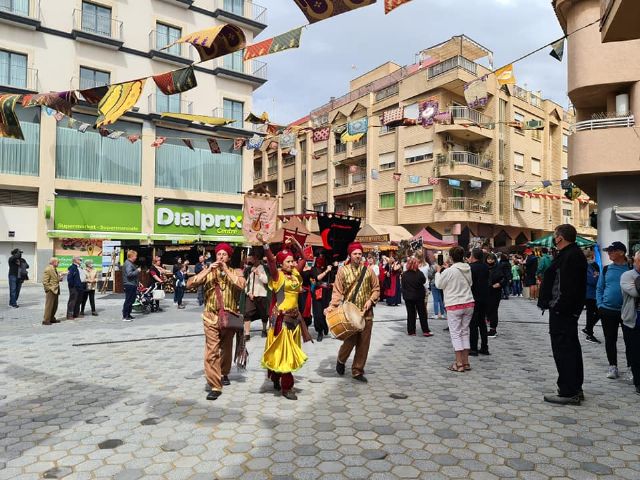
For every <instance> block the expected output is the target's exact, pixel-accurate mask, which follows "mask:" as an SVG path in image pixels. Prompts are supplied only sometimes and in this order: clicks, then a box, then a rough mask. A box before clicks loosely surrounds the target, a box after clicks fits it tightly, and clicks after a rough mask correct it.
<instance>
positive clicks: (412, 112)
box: [404, 102, 418, 120]
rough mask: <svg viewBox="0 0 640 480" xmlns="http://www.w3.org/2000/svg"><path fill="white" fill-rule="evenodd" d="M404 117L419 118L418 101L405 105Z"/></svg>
mask: <svg viewBox="0 0 640 480" xmlns="http://www.w3.org/2000/svg"><path fill="white" fill-rule="evenodd" d="M404 118H410V119H412V120H416V119H417V118H418V103H417V102H416V103H412V104H411V105H407V106H406V107H404Z"/></svg>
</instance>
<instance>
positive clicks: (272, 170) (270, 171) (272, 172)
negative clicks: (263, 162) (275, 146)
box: [267, 165, 278, 175]
mask: <svg viewBox="0 0 640 480" xmlns="http://www.w3.org/2000/svg"><path fill="white" fill-rule="evenodd" d="M276 173H278V166H277V165H272V166H270V167H269V168H267V175H275V174H276Z"/></svg>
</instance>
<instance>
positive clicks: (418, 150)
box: [404, 142, 433, 163]
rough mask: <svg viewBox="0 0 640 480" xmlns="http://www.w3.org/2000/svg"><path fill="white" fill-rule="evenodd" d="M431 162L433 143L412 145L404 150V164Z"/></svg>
mask: <svg viewBox="0 0 640 480" xmlns="http://www.w3.org/2000/svg"><path fill="white" fill-rule="evenodd" d="M425 160H433V142H426V143H421V144H419V145H412V146H410V147H406V148H405V149H404V163H416V162H422V161H425Z"/></svg>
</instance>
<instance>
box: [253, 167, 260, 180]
mask: <svg viewBox="0 0 640 480" xmlns="http://www.w3.org/2000/svg"><path fill="white" fill-rule="evenodd" d="M253 180H254V181H260V180H262V169H260V170H254V171H253Z"/></svg>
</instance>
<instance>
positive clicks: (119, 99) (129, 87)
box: [96, 78, 147, 128]
mask: <svg viewBox="0 0 640 480" xmlns="http://www.w3.org/2000/svg"><path fill="white" fill-rule="evenodd" d="M146 80H147V79H146V78H143V79H141V80H134V81H132V82H126V83H118V84H115V85H111V86H110V87H109V91H108V92H107V94H106V95H105V96H104V97H102V100H100V103H99V104H98V112H100V116H99V117H98V120H97V121H96V128H100V127H103V126H105V125H111V124H112V123H115V122H116V121H117V120H118V119H119V118H120V117H121V116H122V115H124V114H125V113H126V112H127V111H128V110H129V109H130V108H132V107H133V106H134V105H135V104H136V103H137V102H138V99H139V98H140V95H141V94H142V90H143V89H144V83H145V82H146Z"/></svg>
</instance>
